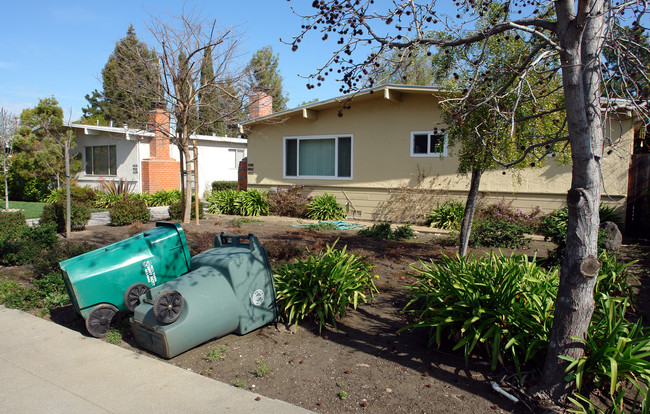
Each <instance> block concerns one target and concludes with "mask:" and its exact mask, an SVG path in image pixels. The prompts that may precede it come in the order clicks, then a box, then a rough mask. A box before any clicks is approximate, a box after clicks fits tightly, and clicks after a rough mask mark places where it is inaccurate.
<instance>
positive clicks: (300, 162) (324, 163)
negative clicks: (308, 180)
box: [284, 136, 352, 178]
mask: <svg viewBox="0 0 650 414" xmlns="http://www.w3.org/2000/svg"><path fill="white" fill-rule="evenodd" d="M284 145H285V149H284V156H285V159H284V174H285V176H287V177H323V178H337V177H341V178H351V177H352V137H349V136H344V137H336V136H323V137H313V138H312V137H299V138H286V139H285V144H284Z"/></svg>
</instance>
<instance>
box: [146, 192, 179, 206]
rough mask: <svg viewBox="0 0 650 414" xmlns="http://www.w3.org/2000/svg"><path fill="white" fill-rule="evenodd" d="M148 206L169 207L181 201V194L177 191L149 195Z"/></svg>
mask: <svg viewBox="0 0 650 414" xmlns="http://www.w3.org/2000/svg"><path fill="white" fill-rule="evenodd" d="M148 198H149V199H148V204H147V205H148V206H150V207H157V206H170V205H172V204H174V203H178V202H179V201H181V192H180V191H179V190H160V191H156V192H155V193H152V194H149V197H148Z"/></svg>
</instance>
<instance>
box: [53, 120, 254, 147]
mask: <svg viewBox="0 0 650 414" xmlns="http://www.w3.org/2000/svg"><path fill="white" fill-rule="evenodd" d="M65 126H67V127H70V128H73V129H77V130H79V129H83V132H84V135H100V134H103V135H109V136H115V135H123V136H124V137H125V138H126V139H127V140H128V139H131V138H133V137H135V138H139V137H142V138H144V137H153V136H154V133H153V131H145V130H142V129H135V128H128V127H126V128H125V127H122V128H119V127H107V126H99V125H84V124H71V123H69V124H65ZM191 139H197V140H199V141H211V142H222V143H228V144H244V145H245V144H246V143H247V140H246V139H244V138H232V137H217V136H213V135H192V137H191Z"/></svg>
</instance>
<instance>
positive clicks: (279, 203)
mask: <svg viewBox="0 0 650 414" xmlns="http://www.w3.org/2000/svg"><path fill="white" fill-rule="evenodd" d="M304 188H305V187H304V186H302V185H301V186H295V185H293V186H291V187H289V188H287V189H284V188H278V191H277V192H276V193H269V194H268V195H267V201H268V203H269V211H270V212H271V214H275V215H277V216H287V217H298V218H305V217H307V206H308V205H309V202H310V201H311V197H305V196H303V195H302V192H303V191H304Z"/></svg>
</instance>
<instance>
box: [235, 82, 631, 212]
mask: <svg viewBox="0 0 650 414" xmlns="http://www.w3.org/2000/svg"><path fill="white" fill-rule="evenodd" d="M443 96H444V91H441V90H440V89H438V88H435V87H424V86H407V85H382V86H377V87H374V88H372V89H367V90H363V91H361V92H358V93H357V94H355V95H348V96H343V97H340V98H334V99H329V100H325V101H320V102H315V103H310V104H307V105H303V106H300V107H298V108H295V109H289V110H286V111H283V112H277V113H269V112H267V113H262V114H261V115H260V116H258V117H256V118H252V119H250V120H248V121H245V122H243V123H242V128H243V129H244V132H245V133H246V134H247V135H248V177H247V178H248V186H249V187H250V188H258V189H272V188H282V187H288V186H291V185H304V186H305V187H306V189H308V191H311V194H312V195H314V194H321V193H325V192H327V193H330V194H334V195H335V196H336V197H337V199H338V201H339V203H341V204H343V205H345V207H346V210H347V213H348V218H360V219H371V220H391V221H419V220H422V219H423V218H425V217H426V216H427V215H428V213H429V212H430V211H431V209H432V208H433V207H435V206H436V205H437V204H438V203H443V202H445V201H447V200H449V199H457V200H464V199H465V197H466V194H467V191H468V189H469V181H470V180H469V177H468V176H463V175H459V174H458V173H457V170H458V157H457V156H456V155H455V153H454V149H453V148H451V147H450V146H449V142H448V139H447V136H446V135H445V132H444V130H445V124H444V122H443V119H442V117H441V112H440V108H439V106H438V102H439V100H440V99H441V97H443ZM350 99H351V100H350ZM343 104H345V105H346V106H349V109H343V110H342V105H343ZM605 135H606V136H608V137H611V139H612V141H613V142H615V143H616V146H615V150H614V151H607V150H606V155H605V156H604V158H603V161H602V174H603V178H604V188H603V197H602V201H603V203H605V204H608V205H611V206H614V207H617V208H620V209H621V211H620V212H621V213H623V212H624V211H623V210H624V208H625V202H626V195H627V192H628V173H629V171H628V170H629V167H630V154H631V153H632V144H633V140H634V126H633V118H632V113H631V112H629V111H627V112H626V111H622V112H621V113H618V114H617V118H616V119H615V120H609V121H608V122H607V123H606V134H605ZM547 161H548V162H546V163H545V165H544V166H543V167H538V168H527V169H524V170H523V171H521V172H520V173H519V174H518V175H517V176H513V175H511V174H507V175H504V174H503V171H491V172H487V173H485V174H484V175H483V178H482V180H481V185H480V193H481V195H482V197H483V199H484V202H487V203H493V202H499V201H502V200H504V199H505V201H506V202H511V203H512V206H513V207H516V208H519V209H522V210H524V211H529V210H531V209H533V208H535V207H536V206H540V207H541V208H542V209H543V210H545V211H550V210H552V209H556V208H559V207H561V206H562V205H563V204H564V203H565V200H566V194H567V191H568V190H569V188H570V183H571V165H561V164H560V163H558V162H556V161H555V160H554V159H552V158H549V159H548V160H547Z"/></svg>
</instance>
